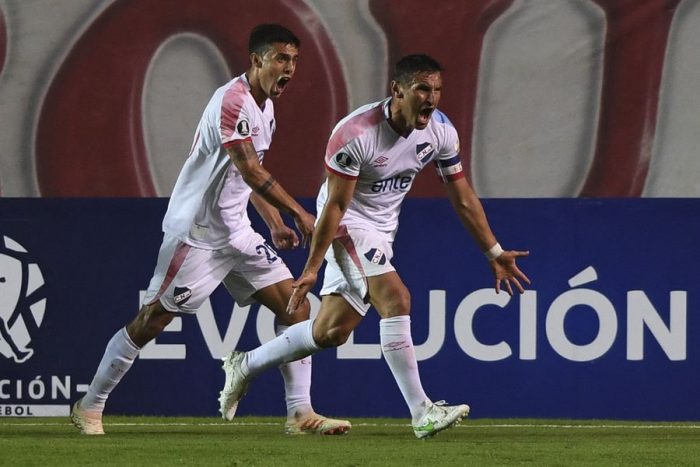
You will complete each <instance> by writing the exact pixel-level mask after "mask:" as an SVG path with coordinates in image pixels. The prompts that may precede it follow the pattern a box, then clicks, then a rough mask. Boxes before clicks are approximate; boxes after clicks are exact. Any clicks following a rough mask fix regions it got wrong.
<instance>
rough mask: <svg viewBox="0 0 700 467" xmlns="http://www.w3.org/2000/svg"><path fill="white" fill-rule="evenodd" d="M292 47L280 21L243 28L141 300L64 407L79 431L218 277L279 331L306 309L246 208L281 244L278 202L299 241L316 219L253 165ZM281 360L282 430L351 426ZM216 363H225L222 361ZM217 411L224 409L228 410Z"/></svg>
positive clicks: (92, 428)
mask: <svg viewBox="0 0 700 467" xmlns="http://www.w3.org/2000/svg"><path fill="white" fill-rule="evenodd" d="M299 47H300V41H299V39H298V38H297V37H296V36H295V35H294V34H293V33H292V32H290V31H289V30H287V29H285V28H284V27H282V26H279V25H274V24H264V25H260V26H257V27H256V28H254V29H253V31H252V32H251V34H250V38H249V44H248V50H249V54H250V67H249V68H248V70H247V71H246V72H245V73H244V74H242V75H240V76H238V77H236V78H234V79H233V80H231V81H230V82H228V83H227V84H225V85H224V86H222V87H221V88H219V89H218V90H217V91H216V92H215V93H214V95H213V97H212V98H211V100H210V101H209V104H208V105H207V107H206V109H205V110H204V114H203V115H202V118H201V120H200V122H199V127H198V128H197V131H196V134H195V137H194V144H193V147H192V149H191V152H190V155H189V157H188V158H187V160H186V161H185V164H184V167H183V168H182V171H181V172H180V175H179V176H178V179H177V182H176V183H175V188H174V189H173V193H172V197H171V199H170V203H169V205H168V210H167V212H166V214H165V218H164V220H163V232H164V236H163V243H162V245H161V247H160V252H159V254H158V262H157V265H156V269H155V272H154V275H153V278H152V279H151V283H150V285H149V287H148V292H147V294H146V296H145V299H144V303H145V305H144V306H143V307H142V308H141V310H140V311H139V312H138V314H137V316H136V318H135V319H134V320H133V321H131V322H130V323H129V324H128V325H127V326H126V327H125V328H122V329H120V330H119V331H117V333H116V334H115V335H114V337H112V339H111V340H110V341H109V343H108V344H107V348H106V349H105V353H104V356H103V358H102V361H101V362H100V364H99V367H98V369H97V372H96V374H95V377H94V379H93V380H92V383H91V384H90V387H89V389H88V391H87V393H86V394H85V396H84V397H83V398H82V399H80V400H79V401H77V402H76V403H75V404H74V406H73V409H72V411H71V419H72V421H73V423H74V424H75V425H76V427H78V428H79V429H80V430H81V432H82V433H84V434H89V435H96V434H104V430H103V427H102V412H103V410H104V406H105V402H106V400H107V397H108V396H109V394H110V393H111V391H112V390H113V389H114V387H115V386H116V385H117V384H118V383H119V381H120V380H121V378H122V376H123V375H124V373H126V372H127V371H128V370H129V368H130V367H131V365H132V363H133V361H134V359H135V358H136V356H137V355H138V354H139V351H140V349H141V348H142V347H143V346H144V345H145V344H146V343H147V342H149V341H150V340H151V339H153V338H155V337H156V336H158V335H159V334H160V333H161V331H162V330H163V329H164V328H165V327H166V326H167V325H168V324H169V323H170V322H171V321H172V319H173V317H174V316H175V313H194V312H196V311H197V309H198V308H199V307H200V305H201V304H202V302H203V301H204V300H205V299H206V298H207V297H209V295H210V294H211V293H212V292H213V291H214V289H215V288H216V287H217V286H218V285H219V284H220V283H221V282H223V283H224V285H225V286H226V288H227V289H228V291H229V293H230V294H231V295H232V296H233V297H234V299H235V300H236V301H237V302H238V303H239V304H241V305H247V304H249V303H251V302H253V301H257V302H259V303H262V304H263V305H265V306H267V307H268V308H269V309H270V310H272V311H273V312H274V313H275V314H276V315H277V318H278V323H277V324H276V332H277V333H278V334H279V333H281V332H282V331H284V330H285V329H286V328H287V327H288V326H289V325H292V324H294V323H298V322H301V321H304V320H306V319H308V317H309V304H308V302H307V301H304V302H303V303H302V304H301V305H300V307H299V309H298V310H296V311H295V313H293V314H288V313H287V312H286V307H287V304H288V302H289V299H290V297H291V295H292V280H293V277H292V275H291V273H290V272H289V270H288V269H287V266H286V265H285V264H284V262H283V261H282V259H281V258H280V257H278V256H277V253H276V252H275V250H274V249H273V248H271V247H270V246H269V245H268V244H267V243H266V242H265V239H264V238H263V237H262V236H261V235H260V234H258V233H257V232H255V231H254V230H253V229H252V228H251V225H250V220H249V219H248V214H247V212H246V208H247V206H248V200H249V199H250V201H251V202H252V204H253V206H255V208H256V209H257V211H258V212H259V213H260V215H261V216H262V218H263V219H264V221H265V223H266V224H267V226H268V227H269V228H270V233H271V236H272V241H273V243H274V245H275V246H276V247H277V248H280V249H286V248H293V247H296V246H297V245H298V244H299V237H298V236H297V234H296V232H295V231H294V230H293V229H291V228H289V227H287V226H286V225H285V224H284V222H283V220H282V218H281V215H280V212H279V210H282V211H284V212H286V213H287V214H289V215H291V216H292V218H293V219H294V222H295V224H296V226H297V228H298V229H299V231H300V233H301V234H302V242H306V241H307V240H308V238H309V237H310V235H311V233H312V232H313V229H314V221H315V218H314V216H313V215H311V214H309V213H308V212H306V211H305V210H304V209H303V208H302V207H301V206H300V205H299V204H298V203H297V202H296V201H295V200H294V199H293V198H292V197H291V196H289V195H288V194H287V192H286V191H285V190H284V189H283V188H282V187H281V186H280V185H279V184H278V183H277V182H276V181H275V179H274V178H273V177H272V176H271V175H270V173H269V172H267V171H266V170H265V169H264V168H263V167H262V165H261V163H262V160H263V156H264V154H265V151H266V150H267V149H268V148H269V147H270V142H271V139H272V134H273V133H274V131H275V117H274V107H273V104H272V100H271V99H273V98H277V97H279V96H280V95H282V93H283V92H284V91H285V89H286V88H287V86H288V84H289V82H290V80H291V79H292V77H293V76H294V71H295V69H296V65H297V58H298V56H299ZM251 190H252V191H253V192H254V193H252V192H251ZM280 369H281V372H282V376H283V379H284V384H285V390H286V402H287V422H286V425H285V430H286V432H287V433H289V434H306V433H320V434H341V433H344V432H346V431H348V430H349V429H350V423H349V422H347V421H345V420H333V419H329V418H326V417H323V416H321V415H318V414H316V413H315V412H314V410H313V408H312V406H311V401H310V396H309V389H310V385H311V361H310V360H309V359H302V360H299V361H295V362H290V363H287V364H285V365H283V366H281V367H280ZM224 370H225V371H228V370H227V368H226V365H225V366H224ZM222 415H223V416H224V418H228V419H231V418H232V415H229V414H227V413H226V412H222Z"/></svg>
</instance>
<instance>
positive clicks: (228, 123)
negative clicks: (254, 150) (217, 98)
mask: <svg viewBox="0 0 700 467" xmlns="http://www.w3.org/2000/svg"><path fill="white" fill-rule="evenodd" d="M250 122H251V114H250V110H249V109H248V106H247V103H246V99H245V98H244V95H243V94H242V93H231V92H227V93H226V95H225V96H224V99H223V101H222V103H221V124H220V126H219V134H220V136H221V143H222V144H223V145H224V147H230V146H231V145H233V144H237V143H241V142H243V141H252V137H251V124H250Z"/></svg>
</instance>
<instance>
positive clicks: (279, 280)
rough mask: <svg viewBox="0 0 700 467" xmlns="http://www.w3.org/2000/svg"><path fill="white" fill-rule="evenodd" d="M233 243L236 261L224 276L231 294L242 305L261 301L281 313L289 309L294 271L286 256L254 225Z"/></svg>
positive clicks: (276, 312)
mask: <svg viewBox="0 0 700 467" xmlns="http://www.w3.org/2000/svg"><path fill="white" fill-rule="evenodd" d="M232 247H233V248H234V250H235V257H234V259H235V261H234V263H233V266H232V267H231V269H230V271H229V272H228V274H227V275H226V277H225V278H224V280H223V282H224V285H225V286H226V289H227V290H228V292H229V293H230V294H231V296H232V297H233V298H234V299H235V300H236V302H237V303H238V304H239V305H241V306H245V305H249V304H251V303H253V302H255V301H258V302H260V303H262V304H264V305H265V306H267V307H268V308H270V309H271V310H272V311H273V312H274V313H275V314H277V315H279V314H280V313H283V312H285V310H286V307H287V301H289V297H290V296H291V293H292V287H291V281H292V273H291V272H289V268H287V265H286V264H284V261H282V258H280V257H279V256H278V255H277V252H276V251H275V250H274V249H273V248H272V247H271V246H270V245H268V244H267V242H266V241H265V239H264V238H263V237H262V236H261V235H260V234H258V233H257V232H255V231H253V230H252V229H250V230H249V232H247V233H245V234H242V235H239V236H238V237H236V238H235V239H234V240H233V242H232ZM282 304H284V306H282Z"/></svg>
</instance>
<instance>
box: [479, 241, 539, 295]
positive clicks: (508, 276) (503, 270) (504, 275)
mask: <svg viewBox="0 0 700 467" xmlns="http://www.w3.org/2000/svg"><path fill="white" fill-rule="evenodd" d="M529 254H530V252H529V251H504V252H503V253H502V254H501V255H500V256H498V257H497V258H496V259H493V260H491V261H489V265H490V266H491V269H492V270H493V274H494V276H496V293H499V292H500V291H501V282H503V281H505V289H506V291H507V292H508V295H511V296H512V295H513V287H512V286H511V283H512V284H514V285H515V287H516V288H517V289H518V292H520V293H525V289H524V288H523V286H522V284H521V283H520V281H523V282H525V283H526V284H528V285H530V279H528V278H527V276H526V275H525V274H524V273H523V272H522V271H521V270H520V269H518V266H517V265H516V264H515V259H516V258H518V257H521V256H528V255H529Z"/></svg>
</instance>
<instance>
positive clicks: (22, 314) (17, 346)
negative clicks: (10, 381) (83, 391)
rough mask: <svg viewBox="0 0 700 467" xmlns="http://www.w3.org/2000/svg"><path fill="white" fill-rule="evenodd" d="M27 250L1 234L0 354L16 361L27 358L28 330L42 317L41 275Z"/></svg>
mask: <svg viewBox="0 0 700 467" xmlns="http://www.w3.org/2000/svg"><path fill="white" fill-rule="evenodd" d="M29 256H30V255H29V252H28V251H27V250H26V249H25V248H24V247H23V246H22V245H20V244H19V243H18V242H17V241H15V240H13V239H11V238H10V237H7V236H4V237H3V238H2V242H1V243H0V355H2V356H4V357H5V358H8V359H11V360H14V361H15V362H17V363H24V362H25V361H27V360H28V359H29V358H30V357H31V356H32V354H33V353H34V351H33V350H32V349H31V348H30V347H29V345H30V344H31V341H32V333H33V332H35V331H36V330H37V329H38V328H39V327H40V326H41V323H42V321H43V319H44V311H45V310H46V298H45V297H44V296H43V294H42V293H41V290H39V289H40V288H41V286H42V285H44V277H43V275H42V274H41V270H40V269H39V266H38V265H37V264H36V263H33V262H31V261H30V259H29Z"/></svg>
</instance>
